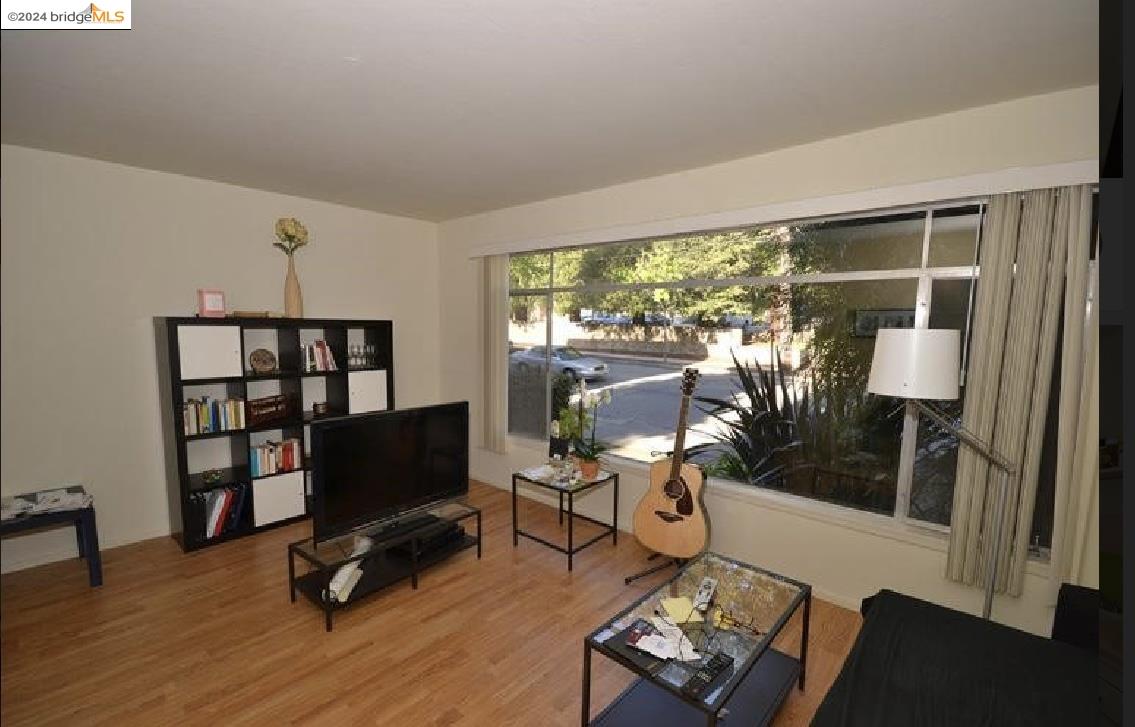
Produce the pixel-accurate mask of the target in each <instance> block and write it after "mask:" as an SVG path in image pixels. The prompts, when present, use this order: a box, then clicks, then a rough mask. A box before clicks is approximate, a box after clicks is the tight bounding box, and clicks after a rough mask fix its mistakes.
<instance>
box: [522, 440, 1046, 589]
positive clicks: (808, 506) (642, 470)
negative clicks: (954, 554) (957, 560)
mask: <svg viewBox="0 0 1135 727" xmlns="http://www.w3.org/2000/svg"><path fill="white" fill-rule="evenodd" d="M508 445H509V447H510V448H512V447H515V448H518V449H523V450H527V451H535V452H541V453H543V454H546V453H547V451H548V450H547V444H546V442H545V441H544V440H542V439H535V438H530V437H523V436H516V435H509V437H508ZM606 459H607V460H609V461H611V463H612V464H613V465H614V466H615V467H616V468H617V469H618V471H619V472H621V473H626V474H635V475H640V476H642V477H643V478H644V479H645V478H646V477H648V476H649V473H650V464H649V463H647V462H640V461H639V460H634V459H628V458H626V457H620V456H618V455H607V456H606ZM706 492H707V493H709V494H710V495H711V496H716V497H723V498H725V499H728V500H733V501H735V502H742V503H746V504H749V505H755V506H757V507H762V508H770V509H773V510H779V511H781V512H784V513H787V514H789V515H795V516H797V517H803V518H808V519H809V520H815V521H817V522H822V523H827V524H830V525H837V526H840V527H845V528H849V529H851V530H856V531H858V532H861V533H865V534H867V535H873V536H875V537H881V538H888V539H890V540H895V541H898V542H902V543H908V544H910V545H915V546H918V547H921V548H927V549H929V550H934V551H937V552H940V553H945V552H946V550H947V548H948V540H949V535H950V530H949V528H947V527H945V526H942V525H935V524H926V525H922V524H919V523H918V522H917V521H911V520H907V521H905V522H902V521H899V520H897V519H896V518H894V517H892V516H890V515H879V514H877V513H872V512H864V511H862V510H855V509H852V508H849V507H843V506H841V505H835V504H832V503H830V502H824V501H822V500H811V499H809V498H807V497H800V496H799V495H791V494H788V493H786V492H777V491H775V490H767V489H761V488H759V487H752V486H749V485H742V484H740V483H737V482H732V481H730V480H724V479H721V478H709V479H708V480H707V488H706ZM1025 571H1026V572H1027V573H1029V574H1031V575H1037V576H1041V577H1047V576H1048V572H1049V566H1048V559H1047V558H1042V557H1038V556H1032V555H1030V556H1029V559H1028V561H1027V563H1026V565H1025Z"/></svg>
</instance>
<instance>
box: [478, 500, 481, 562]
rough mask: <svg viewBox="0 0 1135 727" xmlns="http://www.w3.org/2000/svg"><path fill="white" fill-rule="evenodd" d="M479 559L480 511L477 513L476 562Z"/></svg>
mask: <svg viewBox="0 0 1135 727" xmlns="http://www.w3.org/2000/svg"><path fill="white" fill-rule="evenodd" d="M480 559H481V511H480V510H478V511H477V560H480Z"/></svg>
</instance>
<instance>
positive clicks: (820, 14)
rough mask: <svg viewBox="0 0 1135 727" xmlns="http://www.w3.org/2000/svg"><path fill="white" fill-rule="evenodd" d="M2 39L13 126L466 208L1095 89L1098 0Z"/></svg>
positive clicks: (456, 4)
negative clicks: (899, 123) (960, 111)
mask: <svg viewBox="0 0 1135 727" xmlns="http://www.w3.org/2000/svg"><path fill="white" fill-rule="evenodd" d="M133 11H134V21H133V24H134V30H132V31H5V32H4V33H3V34H2V38H0V44H2V51H3V63H2V69H0V74H2V79H0V80H2V87H0V101H2V104H3V113H2V117H0V119H2V121H0V139H2V140H3V141H4V142H5V143H11V144H22V145H26V146H33V147H39V148H45V149H53V150H58V151H63V152H68V153H72V154H79V155H83V156H89V157H95V158H99V159H107V160H111V161H116V162H121V163H124V164H131V165H135V166H140V167H146V168H152V169H160V170H165V171H171V172H178V173H181V174H188V175H192V176H197V177H204V178H207V179H216V180H221V181H227V182H233V183H236V184H241V185H246V186H250V187H257V188H261V189H268V190H273V191H279V192H286V193H291V194H297V195H301V196H305V197H312V198H316V199H324V200H330V201H334V202H340V203H344V204H348V205H352V206H356V207H362V208H366V209H373V210H379V211H382V212H389V213H394V214H402V215H409V216H412V217H419V218H423V219H430V220H441V219H448V218H452V217H456V216H460V215H464V214H469V213H472V212H478V211H482V210H488V209H495V208H499V207H505V206H509V205H514V204H519V203H523V202H529V201H533V200H537V199H543V198H546V197H552V196H557V195H561V194H567V193H571V192H577V191H581V190H585V189H593V188H596V187H602V186H605V185H609V184H614V183H617V182H622V181H628V180H633V179H639V178H642V177H647V176H652V175H656V174H661V173H665V172H671V171H677V170H680V169H686V168H691V167H696V166H701V165H704V164H709V163H713V162H718V161H724V160H728V159H734V158H738V157H742V156H747V155H750V154H755V153H758V152H761V151H767V150H770V149H775V148H779V147H784V146H788V145H792V144H796V143H801V142H806V141H810V140H814V139H820V138H825V137H829V136H834V135H838V134H843V133H848V132H851V131H856V130H860V129H865V128H870V127H873V126H879V125H883V124H887V123H892V122H896V121H901V120H905V119H911V118H917V117H922V116H928V115H933V114H937V113H942V112H945V111H950V110H954V109H960V108H966V107H970V106H978V105H982V104H986V103H993V102H996V101H1001V100H1005V99H1009V98H1016V97H1020V96H1027V95H1031V94H1036V93H1043V92H1046V91H1051V90H1056V89H1061V88H1069V87H1073V86H1080V85H1086V84H1089V83H1096V82H1097V78H1098V68H1097V53H1098V44H1097V32H1098V29H1097V25H1098V9H1097V3H1095V2H1091V1H1088V0H1082V1H1076V0H949V1H946V0H828V1H827V2H823V1H820V0H545V1H543V2H540V1H537V0H390V1H385V2H372V3H366V2H347V1H346V0H322V1H320V2H312V1H311V0H275V1H274V2H271V3H267V2H235V3H234V2H232V1H231V0H198V2H194V3H189V4H186V3H183V2H173V1H172V0H170V1H167V2H156V1H154V0H142V1H138V0H135V2H134V4H133Z"/></svg>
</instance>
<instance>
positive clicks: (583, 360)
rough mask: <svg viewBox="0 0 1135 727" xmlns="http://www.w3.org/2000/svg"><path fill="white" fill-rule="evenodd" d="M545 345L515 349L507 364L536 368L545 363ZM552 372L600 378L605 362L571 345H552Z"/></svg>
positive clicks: (575, 377) (521, 367) (519, 367)
mask: <svg viewBox="0 0 1135 727" xmlns="http://www.w3.org/2000/svg"><path fill="white" fill-rule="evenodd" d="M545 356H546V353H545V347H544V346H533V347H532V348H530V349H528V350H526V351H517V352H516V353H513V354H512V355H510V356H509V365H510V366H516V367H517V368H518V369H521V370H523V369H525V368H529V367H531V368H537V367H541V366H543V365H544V364H545ZM552 373H555V374H567V375H568V376H571V377H572V378H574V379H576V380H579V379H586V380H588V381H590V380H592V379H601V378H604V377H605V376H607V373H608V368H607V364H606V363H604V362H603V361H602V360H601V359H598V358H595V357H594V356H587V355H584V354H583V353H580V352H579V351H578V350H577V349H575V348H573V347H571V346H552Z"/></svg>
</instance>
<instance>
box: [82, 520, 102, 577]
mask: <svg viewBox="0 0 1135 727" xmlns="http://www.w3.org/2000/svg"><path fill="white" fill-rule="evenodd" d="M79 517H80V519H81V520H80V522H81V525H80V527H81V528H82V530H83V546H84V548H83V550H84V552H85V554H86V556H87V577H88V578H89V579H90V584H91V587H92V588H93V587H95V586H101V585H102V555H101V554H100V553H99V531H98V527H97V526H96V525H95V509H94V508H93V507H87V508H83V511H82V514H81V515H80V516H79Z"/></svg>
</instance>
